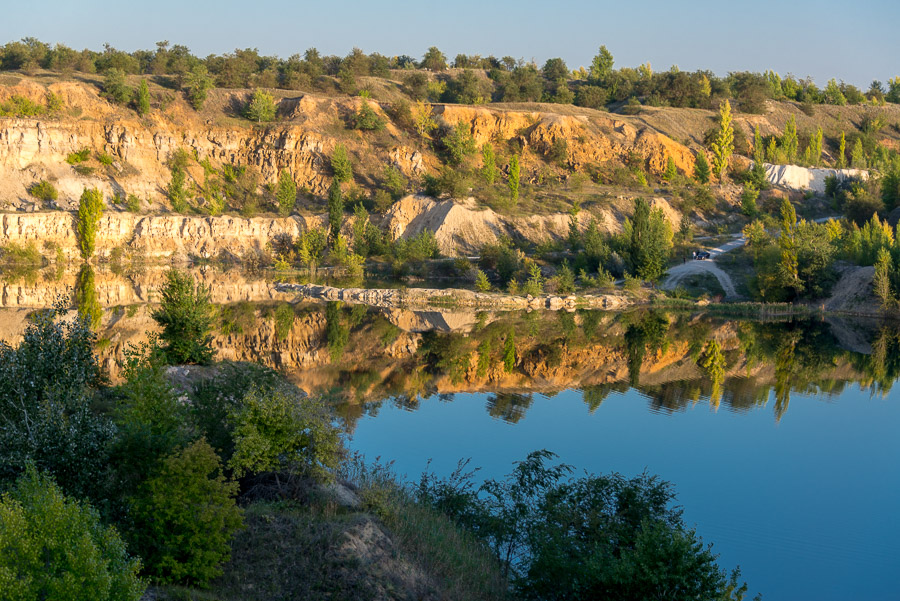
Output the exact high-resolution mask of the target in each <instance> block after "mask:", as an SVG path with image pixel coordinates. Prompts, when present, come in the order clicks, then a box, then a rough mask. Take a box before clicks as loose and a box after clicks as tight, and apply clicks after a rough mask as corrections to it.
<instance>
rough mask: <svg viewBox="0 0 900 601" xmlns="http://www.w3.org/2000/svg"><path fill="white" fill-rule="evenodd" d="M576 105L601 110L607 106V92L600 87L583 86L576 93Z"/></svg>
mask: <svg viewBox="0 0 900 601" xmlns="http://www.w3.org/2000/svg"><path fill="white" fill-rule="evenodd" d="M575 104H576V105H577V106H583V107H587V108H590V109H601V108H604V106H605V105H606V90H604V89H603V88H601V87H600V86H591V85H583V86H581V87H579V88H578V91H576V92H575Z"/></svg>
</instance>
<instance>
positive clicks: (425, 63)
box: [420, 46, 447, 71]
mask: <svg viewBox="0 0 900 601" xmlns="http://www.w3.org/2000/svg"><path fill="white" fill-rule="evenodd" d="M420 66H421V67H422V68H424V69H428V70H429V71H444V70H445V69H446V68H447V57H446V56H445V55H444V53H443V52H441V51H440V50H438V48H437V47H436V46H431V47H430V48H429V49H428V50H427V51H426V52H425V56H423V57H422V62H421V63H420Z"/></svg>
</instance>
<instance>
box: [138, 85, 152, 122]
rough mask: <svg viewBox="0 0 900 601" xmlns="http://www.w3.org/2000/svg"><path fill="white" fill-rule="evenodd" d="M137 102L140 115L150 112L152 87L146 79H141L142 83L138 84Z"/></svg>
mask: <svg viewBox="0 0 900 601" xmlns="http://www.w3.org/2000/svg"><path fill="white" fill-rule="evenodd" d="M136 104H137V112H138V115H140V116H142V117H143V116H144V115H146V114H147V113H149V112H150V88H149V87H148V86H147V80H146V79H141V83H140V84H138V89H137V102H136Z"/></svg>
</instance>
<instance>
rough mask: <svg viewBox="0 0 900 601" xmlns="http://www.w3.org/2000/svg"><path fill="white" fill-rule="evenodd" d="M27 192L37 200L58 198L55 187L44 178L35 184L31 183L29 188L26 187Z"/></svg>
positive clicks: (47, 200) (48, 200)
mask: <svg viewBox="0 0 900 601" xmlns="http://www.w3.org/2000/svg"><path fill="white" fill-rule="evenodd" d="M28 193H29V194H31V195H32V196H34V197H35V198H37V199H38V200H43V201H46V202H50V201H53V200H56V199H57V198H59V192H57V191H56V188H55V187H54V186H53V184H51V183H50V182H48V181H47V180H45V179H42V180H41V181H39V182H38V183H36V184H32V186H31V187H30V188H28Z"/></svg>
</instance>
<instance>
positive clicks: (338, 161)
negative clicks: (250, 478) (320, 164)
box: [331, 144, 353, 183]
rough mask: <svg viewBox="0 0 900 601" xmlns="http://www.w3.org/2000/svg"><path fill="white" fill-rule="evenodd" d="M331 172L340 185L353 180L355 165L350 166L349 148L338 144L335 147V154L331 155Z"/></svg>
mask: <svg viewBox="0 0 900 601" xmlns="http://www.w3.org/2000/svg"><path fill="white" fill-rule="evenodd" d="M331 170H332V172H333V173H334V179H335V180H337V182H338V183H345V182H349V181H350V180H352V179H353V165H351V164H350V156H349V155H348V154H347V147H346V146H344V145H343V144H337V145H336V146H335V147H334V152H333V153H332V154H331Z"/></svg>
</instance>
